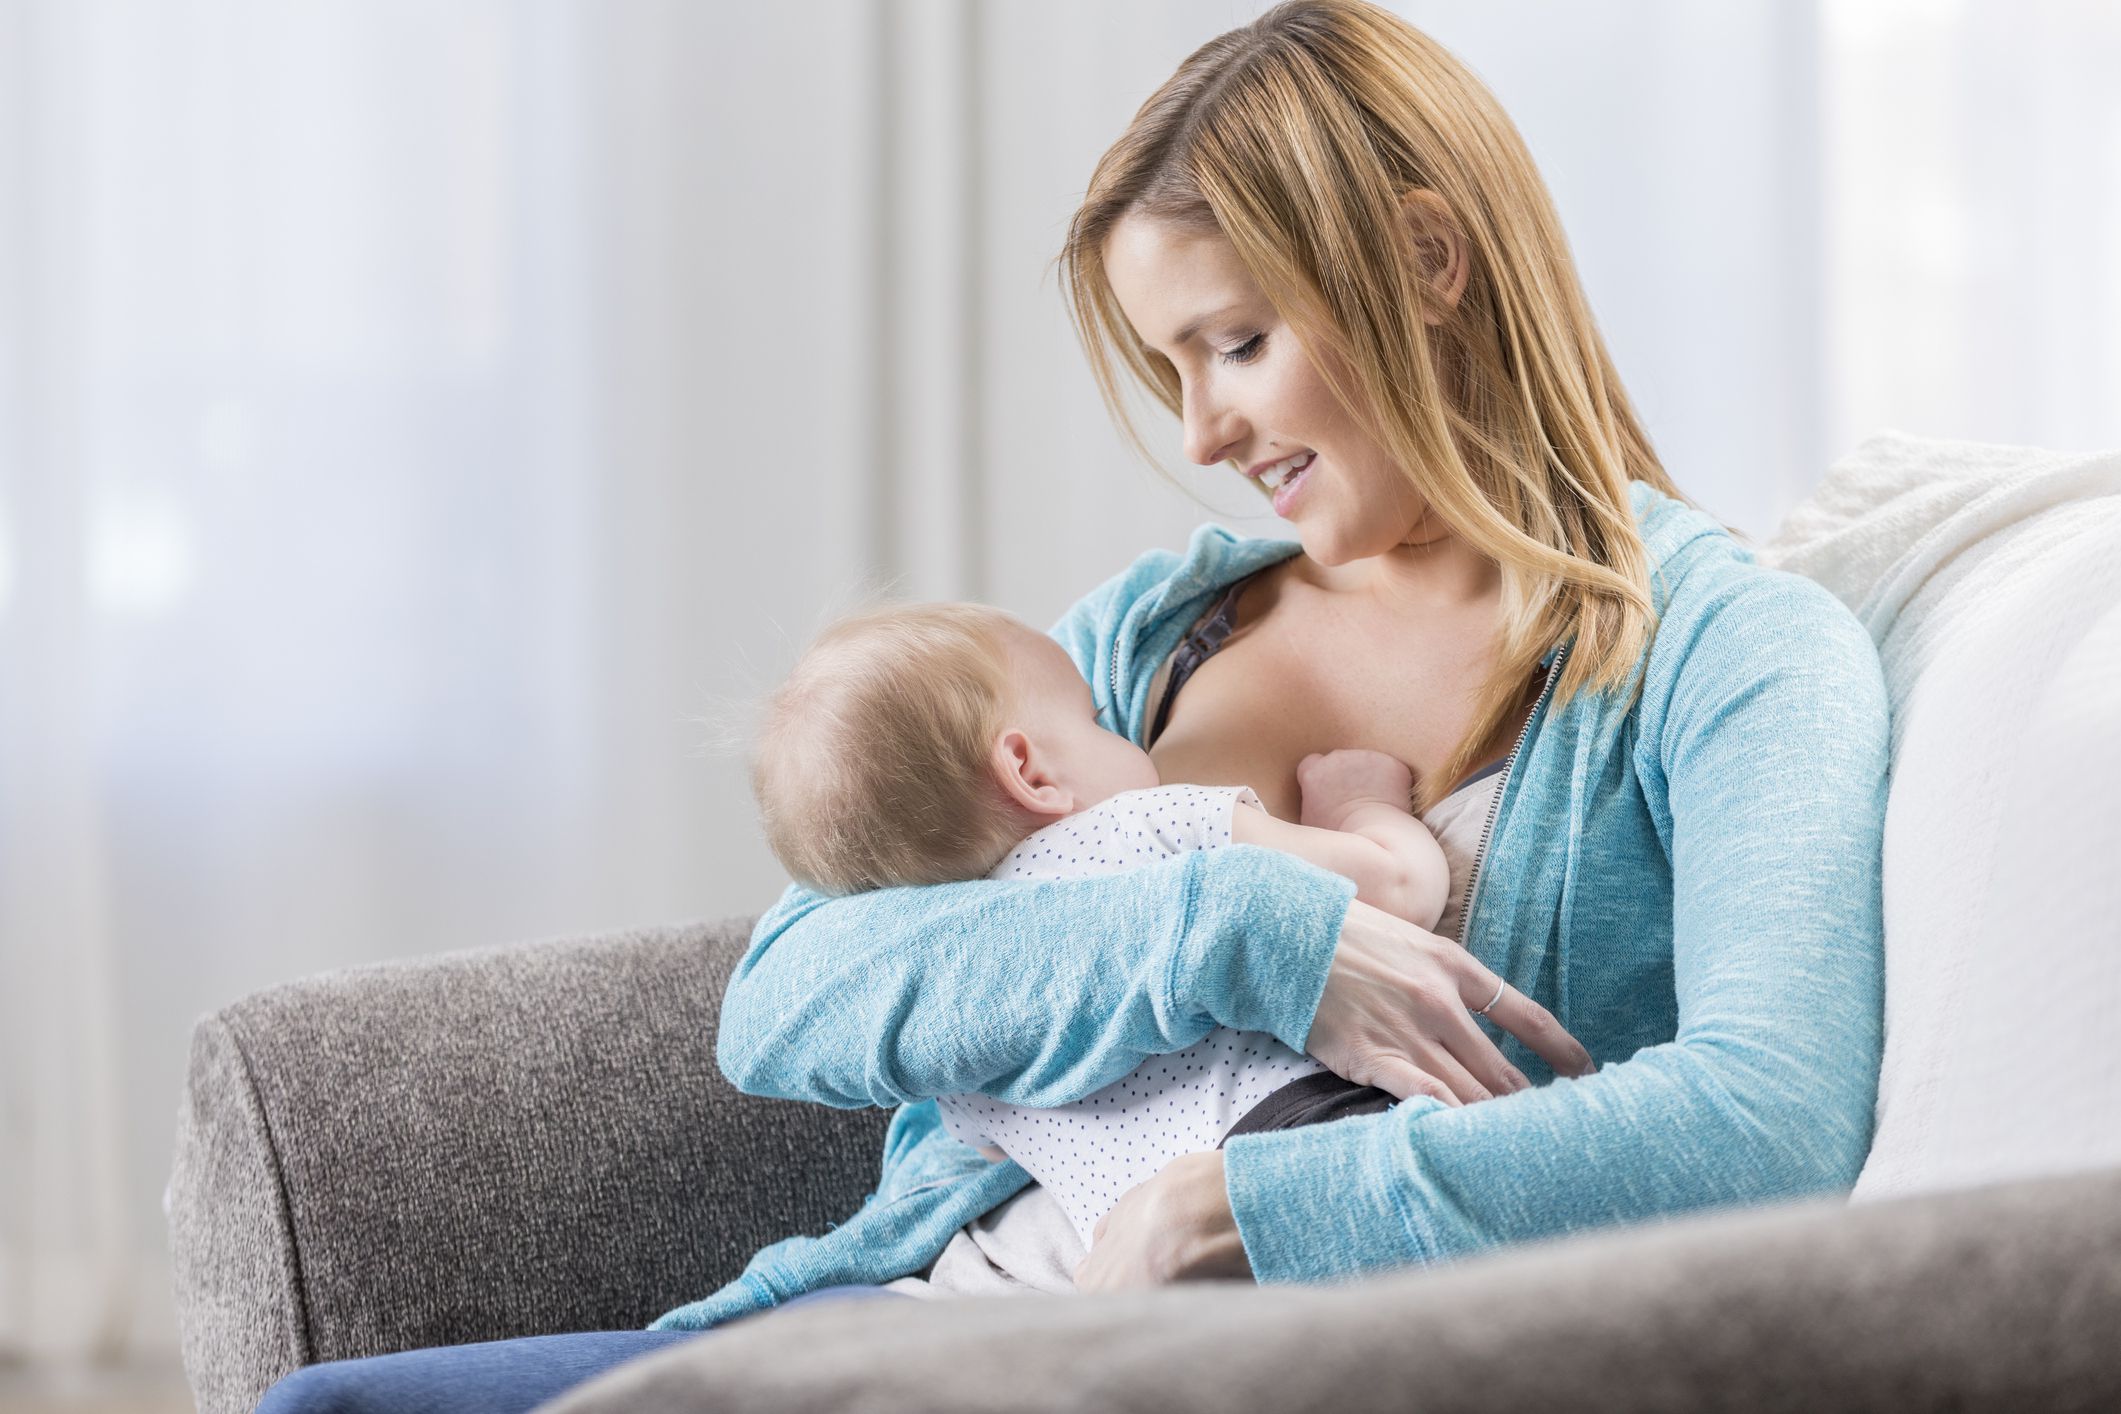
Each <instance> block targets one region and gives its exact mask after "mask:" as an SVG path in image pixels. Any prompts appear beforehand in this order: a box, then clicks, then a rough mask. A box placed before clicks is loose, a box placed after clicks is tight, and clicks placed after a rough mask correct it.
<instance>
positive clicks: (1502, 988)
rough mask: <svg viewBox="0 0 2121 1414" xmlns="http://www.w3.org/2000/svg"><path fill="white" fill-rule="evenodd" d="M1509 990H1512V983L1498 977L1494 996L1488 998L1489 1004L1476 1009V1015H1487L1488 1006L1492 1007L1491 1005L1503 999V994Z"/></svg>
mask: <svg viewBox="0 0 2121 1414" xmlns="http://www.w3.org/2000/svg"><path fill="white" fill-rule="evenodd" d="M1509 990H1510V984H1509V983H1507V982H1504V981H1502V980H1501V979H1499V978H1498V979H1497V980H1496V983H1495V995H1494V996H1492V997H1490V998H1488V1006H1484V1007H1481V1008H1479V1009H1478V1010H1477V1011H1475V1012H1474V1013H1473V1015H1475V1016H1486V1015H1487V1014H1488V1007H1490V1006H1493V1005H1495V1003H1497V1002H1499V1001H1501V1000H1502V994H1503V993H1504V992H1507V991H1509Z"/></svg>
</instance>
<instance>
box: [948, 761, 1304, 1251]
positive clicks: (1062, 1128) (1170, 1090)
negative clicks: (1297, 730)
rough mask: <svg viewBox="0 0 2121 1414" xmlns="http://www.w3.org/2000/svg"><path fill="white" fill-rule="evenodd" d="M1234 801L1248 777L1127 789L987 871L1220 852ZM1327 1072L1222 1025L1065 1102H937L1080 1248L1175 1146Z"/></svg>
mask: <svg viewBox="0 0 2121 1414" xmlns="http://www.w3.org/2000/svg"><path fill="white" fill-rule="evenodd" d="M1240 801H1242V802H1244V803H1246V804H1248V805H1251V806H1258V805H1259V797H1258V796H1257V795H1256V794H1254V793H1253V791H1252V788H1251V787H1250V786H1192V785H1176V786H1156V787H1153V788H1151V789H1148V790H1133V791H1126V792H1124V793H1122V794H1120V795H1116V796H1113V797H1112V798H1111V799H1110V800H1107V801H1104V802H1103V803H1101V804H1099V805H1094V806H1092V807H1091V808H1090V809H1088V810H1082V811H1078V812H1077V813H1075V814H1073V815H1069V816H1066V817H1064V818H1063V819H1060V820H1058V821H1056V822H1054V823H1053V824H1051V825H1048V826H1046V827H1045V828H1044V829H1042V830H1040V831H1038V832H1037V833H1036V834H1034V835H1032V836H1031V837H1030V838H1028V839H1026V840H1025V841H1024V842H1023V843H1022V844H1020V845H1018V846H1017V847H1016V848H1015V849H1013V850H1011V851H1010V852H1009V854H1008V855H1007V857H1005V858H1004V859H1003V860H1002V862H1001V863H999V864H997V865H995V866H994V869H993V871H992V872H991V873H989V874H988V876H987V877H988V878H990V879H1028V878H1042V879H1072V878H1077V877H1079V876H1081V875H1085V874H1107V873H1113V872H1116V871H1118V870H1121V869H1130V868H1133V867H1135V866H1138V865H1142V864H1150V863H1154V862H1155V861H1156V860H1158V859H1162V858H1164V857H1165V856H1167V855H1172V854H1177V853H1179V852H1180V851H1181V850H1189V849H1220V848H1221V847H1223V846H1224V845H1227V844H1229V843H1230V812H1231V811H1232V810H1234V809H1235V808H1236V807H1237V805H1238V803H1239V802H1240ZM1323 1069H1325V1067H1324V1066H1322V1065H1320V1064H1319V1063H1318V1062H1317V1061H1314V1060H1312V1059H1311V1058H1310V1057H1309V1056H1306V1055H1304V1054H1302V1053H1301V1052H1298V1051H1292V1050H1290V1049H1289V1048H1288V1047H1287V1046H1284V1045H1283V1044H1282V1043H1281V1042H1279V1041H1277V1040H1275V1039H1274V1038H1273V1037H1272V1036H1269V1035H1267V1034H1265V1033H1264V1032H1258V1031H1231V1030H1228V1029H1226V1028H1219V1029H1217V1030H1214V1031H1210V1032H1209V1033H1208V1034H1207V1035H1206V1036H1204V1037H1202V1038H1201V1039H1200V1040H1198V1041H1196V1042H1194V1043H1193V1044H1192V1045H1191V1046H1188V1047H1187V1048H1186V1049H1185V1050H1183V1051H1175V1052H1173V1053H1172V1054H1170V1055H1167V1056H1153V1057H1151V1058H1150V1059H1149V1060H1148V1061H1147V1062H1145V1063H1144V1064H1143V1065H1142V1066H1141V1067H1140V1068H1139V1069H1137V1070H1135V1071H1134V1072H1133V1073H1132V1074H1129V1075H1125V1076H1122V1077H1121V1078H1120V1079H1118V1080H1115V1081H1113V1082H1112V1083H1111V1084H1110V1085H1107V1086H1106V1087H1105V1088H1104V1089H1102V1090H1100V1091H1098V1092H1097V1093H1096V1094H1094V1095H1090V1096H1088V1097H1086V1098H1084V1099H1081V1100H1078V1101H1076V1102H1075V1103H1074V1104H1072V1105H1060V1106H1057V1107H1055V1108H1053V1109H1043V1110H1039V1109H1027V1108H1025V1107H1024V1106H1021V1105H1010V1104H1004V1103H1003V1102H1002V1101H1000V1100H992V1099H989V1098H987V1097H986V1096H984V1095H944V1096H942V1097H940V1098H939V1099H938V1100H937V1101H936V1104H937V1106H938V1107H939V1108H940V1109H941V1110H942V1115H943V1124H944V1126H945V1127H946V1128H947V1129H949V1131H950V1133H951V1134H952V1135H954V1136H956V1137H957V1138H958V1139H961V1140H963V1141H964V1142H965V1143H967V1144H976V1145H977V1144H992V1145H994V1146H996V1147H997V1148H999V1149H1000V1150H1001V1151H1002V1152H1003V1153H1005V1154H1007V1155H1008V1156H1009V1157H1010V1158H1012V1159H1014V1160H1016V1162H1017V1163H1019V1164H1021V1165H1023V1167H1024V1168H1025V1169H1026V1170H1028V1171H1029V1172H1030V1174H1031V1176H1032V1177H1033V1178H1035V1179H1037V1180H1038V1181H1039V1183H1040V1184H1041V1185H1043V1186H1044V1187H1045V1188H1047V1189H1048V1190H1050V1191H1051V1192H1052V1194H1053V1196H1054V1197H1055V1198H1056V1199H1058V1200H1059V1202H1060V1205H1061V1207H1062V1209H1063V1210H1065V1211H1066V1213H1067V1214H1068V1220H1069V1221H1070V1222H1071V1223H1073V1224H1074V1225H1075V1230H1076V1232H1077V1233H1078V1234H1080V1235H1081V1237H1082V1240H1083V1245H1084V1246H1086V1247H1087V1246H1089V1245H1090V1234H1091V1232H1092V1230H1093V1229H1095V1228H1096V1226H1097V1220H1098V1219H1099V1218H1101V1217H1103V1216H1104V1215H1105V1214H1106V1212H1108V1211H1109V1210H1110V1209H1111V1207H1112V1205H1113V1204H1114V1203H1116V1202H1118V1201H1119V1196H1120V1195H1121V1194H1122V1193H1125V1192H1126V1191H1127V1190H1128V1189H1129V1188H1132V1187H1134V1185H1136V1184H1138V1183H1140V1182H1142V1181H1143V1180H1145V1179H1148V1178H1151V1177H1154V1176H1155V1174H1156V1172H1157V1170H1159V1169H1161V1168H1162V1167H1163V1166H1164V1165H1165V1164H1167V1163H1169V1162H1170V1161H1171V1160H1172V1159H1175V1158H1177V1157H1178V1156H1179V1155H1180V1154H1191V1153H1197V1152H1199V1151H1201V1150H1203V1149H1213V1148H1214V1147H1215V1146H1216V1144H1217V1143H1218V1142H1219V1141H1220V1140H1221V1139H1222V1137H1223V1135H1224V1134H1225V1133H1226V1132H1228V1130H1229V1128H1230V1126H1231V1125H1233V1124H1235V1123H1236V1122H1237V1121H1238V1119H1239V1118H1241V1117H1242V1116H1243V1115H1244V1113H1245V1111H1247V1110H1249V1109H1251V1108H1252V1107H1253V1106H1254V1105H1256V1104H1258V1103H1259V1102H1260V1101H1261V1100H1264V1099H1265V1098H1266V1097H1267V1096H1268V1095H1270V1094H1272V1093H1273V1092H1274V1091H1276V1090H1279V1089H1280V1088H1281V1087H1282V1086H1284V1085H1286V1084H1288V1083H1289V1082H1290V1081H1292V1080H1295V1079H1297V1078H1298V1077H1300V1076H1305V1075H1311V1074H1314V1073H1316V1072H1318V1071H1321V1070H1323Z"/></svg>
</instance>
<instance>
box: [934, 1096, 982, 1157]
mask: <svg viewBox="0 0 2121 1414" xmlns="http://www.w3.org/2000/svg"><path fill="white" fill-rule="evenodd" d="M981 1103H984V1102H983V1101H982V1100H981V1097H980V1096H978V1095H938V1096H936V1097H935V1109H936V1113H937V1114H939V1115H941V1116H942V1118H943V1128H944V1129H945V1130H947V1131H949V1134H950V1137H951V1138H952V1139H955V1140H956V1141H957V1142H958V1143H960V1144H969V1145H971V1146H972V1147H973V1148H975V1149H978V1148H981V1147H983V1146H985V1145H988V1144H992V1143H993V1142H994V1141H993V1140H992V1139H990V1138H989V1137H988V1136H987V1131H986V1129H985V1128H984V1127H983V1126H982V1125H981V1124H980V1122H979V1119H978V1117H977V1116H976V1115H974V1114H972V1113H971V1110H972V1106H973V1105H975V1104H981Z"/></svg>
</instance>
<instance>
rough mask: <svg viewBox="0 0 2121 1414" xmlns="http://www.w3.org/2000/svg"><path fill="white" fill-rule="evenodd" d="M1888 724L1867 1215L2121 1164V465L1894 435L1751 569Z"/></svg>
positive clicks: (1881, 439)
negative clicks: (1822, 627) (1854, 654)
mask: <svg viewBox="0 0 2121 1414" xmlns="http://www.w3.org/2000/svg"><path fill="white" fill-rule="evenodd" d="M1760 559H1761V561H1762V562H1763V563H1766V564H1771V565H1774V566H1776V567H1778V568H1782V569H1788V570H1793V571H1795V572H1797V573H1800V574H1805V575H1808V576H1810V577H1811V578H1813V579H1816V580H1818V581H1819V582H1820V583H1822V584H1824V585H1825V586H1826V587H1827V588H1828V589H1831V590H1832V591H1834V593H1836V594H1837V595H1839V596H1840V597H1841V598H1842V600H1843V601H1844V602H1846V603H1847V604H1848V605H1849V607H1850V608H1851V609H1853V610H1854V611H1855V612H1856V615H1857V617H1858V618H1859V619H1861V620H1862V621H1863V622H1864V624H1865V626H1866V627H1867V628H1869V629H1870V631H1871V634H1872V636H1873V638H1874V639H1875V640H1876V641H1877V643H1878V645H1879V656H1880V659H1881V661H1882V662H1883V664H1884V666H1885V674H1886V684H1887V689H1888V691H1889V693H1890V695H1891V700H1892V710H1893V767H1892V770H1893V778H1892V787H1891V793H1890V796H1889V798H1888V803H1887V807H1886V821H1885V884H1884V887H1885V944H1886V1017H1885V1020H1886V1046H1885V1067H1884V1071H1883V1074H1882V1076H1881V1078H1880V1089H1879V1097H1878V1113H1877V1133H1876V1136H1875V1139H1874V1142H1873V1144H1872V1149H1871V1154H1870V1159H1869V1162H1868V1163H1867V1164H1866V1165H1865V1167H1864V1170H1863V1173H1862V1175H1861V1177H1860V1178H1859V1180H1858V1182H1857V1185H1856V1194H1855V1196H1856V1197H1857V1198H1858V1199H1859V1200H1861V1199H1872V1198H1885V1197H1892V1196H1897V1195H1901V1194H1906V1193H1914V1192H1920V1191H1925V1190H1931V1189H1940V1188H1953V1187H1965V1186H1971V1185H1974V1184H1980V1183H1987V1182H1992V1181H1997V1180H2001V1179H2006V1178H2011V1177H2018V1176H2027V1175H2033V1174H2043V1173H2056V1172H2064V1171H2069V1170H2075V1169H2084V1168H2092V1167H2098V1166H2102V1165H2111V1164H2121V1048H2117V1047H2116V1046H2115V1044H2114V1040H2113V1028H2114V1023H2115V1021H2116V1019H2117V1018H2121V454H2112V453H2107V454H2095V455H2084V454H2065V453H2056V452H2048V451H2042V450H2039V449H2035V448H2024V447H1994V446H1981V445H1976V444H1971V443H1963V442H1944V441H1930V440H1925V439H1919V438H1913V437H1908V436H1905V435H1902V434H1899V433H1884V434H1880V435H1879V436H1876V437H1872V438H1870V439H1868V440H1867V441H1865V442H1864V443H1863V444H1862V445H1861V446H1860V447H1858V448H1857V449H1856V451H1855V452H1854V453H1852V454H1851V455H1850V456H1849V457H1847V458H1846V459H1845V460H1843V461H1841V462H1839V463H1837V464H1836V465H1835V466H1834V467H1833V468H1832V470H1831V471H1830V472H1829V473H1828V475H1827V477H1826V480H1825V481H1824V482H1823V483H1822V484H1821V486H1820V488H1819V490H1818V492H1817V493H1816V494H1815V495H1814V496H1813V497H1812V498H1811V499H1810V500H1808V501H1807V502H1806V503H1805V504H1804V505H1803V506H1801V507H1799V508H1798V509H1797V510H1796V511H1794V512H1792V514H1791V515H1790V517H1789V519H1788V520H1787V521H1785V522H1784V524H1783V526H1782V528H1781V529H1780V530H1779V531H1778V532H1777V533H1776V536H1775V538H1774V539H1773V540H1772V541H1771V542H1770V543H1769V544H1768V545H1767V546H1765V547H1763V549H1762V551H1761V553H1760Z"/></svg>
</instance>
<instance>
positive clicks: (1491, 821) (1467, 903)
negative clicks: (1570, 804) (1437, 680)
mask: <svg viewBox="0 0 2121 1414" xmlns="http://www.w3.org/2000/svg"><path fill="white" fill-rule="evenodd" d="M1568 652H1569V649H1568V645H1567V644H1563V645H1562V646H1561V647H1560V648H1557V649H1556V650H1555V651H1554V661H1553V662H1552V663H1549V664H1548V665H1547V680H1546V684H1545V686H1543V687H1541V688H1540V689H1539V700H1538V701H1537V702H1534V703H1533V704H1532V710H1531V712H1530V714H1528V715H1527V716H1526V717H1525V719H1524V725H1523V726H1522V727H1520V728H1518V730H1517V744H1516V745H1515V746H1513V747H1511V748H1510V754H1509V756H1508V757H1507V758H1506V759H1505V760H1504V761H1503V763H1502V780H1501V781H1500V782H1498V783H1497V784H1496V786H1495V798H1494V799H1493V800H1491V801H1489V802H1488V819H1487V823H1486V824H1484V825H1482V826H1481V827H1480V843H1479V844H1478V845H1476V846H1474V849H1473V864H1472V867H1471V868H1470V869H1468V870H1467V871H1466V896H1465V900H1464V903H1463V906H1461V907H1460V908H1459V910H1458V945H1459V946H1460V947H1464V946H1465V945H1466V937H1467V935H1468V933H1469V931H1470V929H1471V925H1472V922H1473V904H1474V902H1475V901H1476V900H1477V899H1478V898H1479V897H1480V865H1481V861H1482V860H1484V859H1485V858H1487V854H1488V837H1489V836H1490V835H1491V834H1493V833H1494V831H1495V817H1496V816H1497V815H1498V814H1500V813H1501V812H1502V793H1503V792H1504V791H1506V790H1508V789H1509V788H1510V775H1511V773H1512V772H1513V771H1515V770H1516V768H1517V753H1518V752H1520V751H1522V750H1524V739H1525V738H1526V737H1528V736H1530V735H1531V734H1532V719H1533V718H1534V717H1537V716H1538V715H1539V709H1540V708H1541V707H1543V706H1545V705H1546V700H1547V694H1548V693H1549V692H1552V691H1553V690H1554V678H1555V675H1556V674H1558V673H1560V671H1561V660H1562V659H1563V658H1565V657H1567V656H1568Z"/></svg>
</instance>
